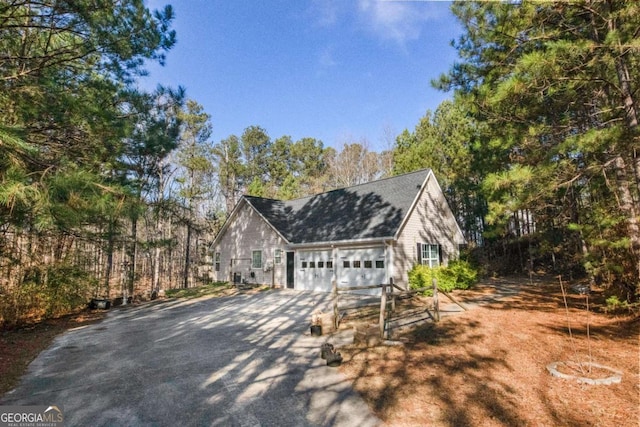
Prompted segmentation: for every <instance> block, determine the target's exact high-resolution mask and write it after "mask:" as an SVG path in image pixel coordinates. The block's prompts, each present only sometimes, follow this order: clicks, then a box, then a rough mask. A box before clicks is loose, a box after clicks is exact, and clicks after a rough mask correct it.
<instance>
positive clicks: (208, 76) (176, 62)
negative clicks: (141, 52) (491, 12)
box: [141, 0, 461, 151]
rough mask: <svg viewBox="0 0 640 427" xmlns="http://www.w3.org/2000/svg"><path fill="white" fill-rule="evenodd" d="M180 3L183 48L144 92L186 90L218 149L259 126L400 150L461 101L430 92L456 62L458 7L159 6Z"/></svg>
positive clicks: (320, 1)
mask: <svg viewBox="0 0 640 427" xmlns="http://www.w3.org/2000/svg"><path fill="white" fill-rule="evenodd" d="M167 3H170V4H171V5H172V6H173V8H174V11H175V14H176V19H175V21H174V24H173V28H174V29H175V30H176V32H177V39H178V42H177V45H176V46H175V47H174V48H173V49H172V50H171V51H169V52H168V54H167V61H166V65H165V66H164V67H160V66H158V65H156V64H150V65H149V66H147V69H148V71H149V72H150V75H149V76H148V77H146V78H145V79H144V80H143V82H142V84H141V86H142V87H143V88H145V89H149V90H150V89H153V88H154V87H155V86H156V85H157V84H163V85H167V86H172V87H177V86H178V85H181V86H184V87H185V88H186V90H187V96H188V97H189V98H191V99H194V100H196V101H197V102H199V103H200V104H202V105H203V107H204V109H205V111H206V112H207V113H208V114H210V115H211V122H212V124H213V135H212V140H213V142H214V143H215V142H218V141H220V140H221V139H223V138H226V137H228V136H229V135H231V134H235V135H238V136H240V135H241V134H242V132H243V130H244V129H245V128H246V127H248V126H251V125H258V126H261V127H262V128H264V129H265V130H266V131H267V132H268V133H269V135H270V136H271V138H272V139H276V138H278V137H280V136H283V135H290V136H291V137H292V138H293V140H294V141H295V140H298V139H300V138H302V137H313V138H317V139H320V140H322V141H323V142H324V144H325V146H333V147H336V148H341V147H342V145H343V144H344V143H349V142H363V141H367V143H368V145H369V148H370V149H372V150H376V151H380V150H383V149H387V148H390V147H389V143H390V142H391V143H392V142H393V140H394V138H395V136H396V135H397V134H399V133H400V132H402V130H404V129H410V130H413V129H414V127H415V125H416V124H417V123H418V121H419V120H420V118H421V117H422V116H423V115H424V114H425V112H426V111H427V109H431V110H434V109H435V108H436V107H437V106H438V104H440V102H441V101H442V100H444V99H447V98H450V97H451V94H446V93H442V92H439V91H437V90H435V89H433V88H431V86H430V80H431V79H433V78H436V77H438V76H439V75H440V74H441V73H443V72H446V71H447V70H448V69H449V67H450V66H451V64H452V63H453V62H454V60H455V59H456V52H455V50H454V49H453V48H452V47H451V46H450V42H451V40H452V39H457V38H458V37H459V35H460V34H461V28H460V26H459V25H458V23H457V22H456V20H455V18H454V17H453V15H452V14H451V12H450V11H449V6H450V3H449V2H438V1H386V0H384V1H373V0H269V1H256V0H252V1H247V0H226V1H219V0H173V1H170V0H169V1H163V0H149V1H148V6H149V7H150V8H152V9H157V8H161V7H163V6H164V5H165V4H167Z"/></svg>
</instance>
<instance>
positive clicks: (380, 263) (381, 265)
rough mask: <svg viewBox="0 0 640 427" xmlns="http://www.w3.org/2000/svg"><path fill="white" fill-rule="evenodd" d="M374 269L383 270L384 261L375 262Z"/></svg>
mask: <svg viewBox="0 0 640 427" xmlns="http://www.w3.org/2000/svg"><path fill="white" fill-rule="evenodd" d="M376 268H384V261H376Z"/></svg>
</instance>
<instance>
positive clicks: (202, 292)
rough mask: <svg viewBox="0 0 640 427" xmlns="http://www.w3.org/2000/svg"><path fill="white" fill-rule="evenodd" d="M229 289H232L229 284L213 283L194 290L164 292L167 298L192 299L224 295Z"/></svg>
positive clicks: (169, 290)
mask: <svg viewBox="0 0 640 427" xmlns="http://www.w3.org/2000/svg"><path fill="white" fill-rule="evenodd" d="M229 289H234V286H233V285H230V284H229V282H213V283H207V284H206V285H202V286H196V287H194V288H186V289H168V290H167V291H165V296H166V297H167V298H186V299H193V298H199V297H203V296H206V295H219V294H224V293H225V292H226V291H228V290H229Z"/></svg>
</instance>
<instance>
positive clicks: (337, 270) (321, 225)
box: [211, 169, 465, 292]
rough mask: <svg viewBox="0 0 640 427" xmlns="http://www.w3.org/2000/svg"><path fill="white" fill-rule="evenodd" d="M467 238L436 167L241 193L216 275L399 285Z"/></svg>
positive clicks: (307, 284) (313, 284)
mask: <svg viewBox="0 0 640 427" xmlns="http://www.w3.org/2000/svg"><path fill="white" fill-rule="evenodd" d="M464 242H465V241H464V237H463V234H462V231H461V230H460V228H459V226H458V224H457V222H456V220H455V217H454V215H453V213H452V212H451V209H450V208H449V205H448V204H447V201H446V199H445V197H444V194H443V192H442V189H441V188H440V186H439V185H438V182H437V181H436V177H435V176H434V174H433V172H432V171H431V170H430V169H425V170H420V171H417V172H412V173H408V174H404V175H399V176H394V177H391V178H386V179H381V180H378V181H373V182H369V183H366V184H361V185H356V186H353V187H348V188H342V189H338V190H332V191H328V192H326V193H322V194H317V195H314V196H310V197H304V198H301V199H296V200H290V201H281V200H273V199H265V198H261V197H252V196H243V197H242V198H241V199H240V201H239V202H238V203H237V205H236V206H235V208H234V209H233V211H232V212H231V214H230V215H229V218H228V219H227V221H226V223H225V224H224V225H223V227H222V229H221V230H220V232H219V233H218V235H217V236H216V238H215V240H214V241H213V243H212V246H211V250H212V254H213V260H214V272H213V273H214V277H215V279H216V280H220V281H227V280H228V281H232V282H234V281H235V282H248V283H258V284H268V285H275V286H282V287H287V288H293V289H300V290H313V291H326V292H328V291H330V290H331V287H332V281H333V280H335V281H337V283H338V286H341V287H342V286H362V285H371V284H381V283H389V281H390V279H391V278H393V280H394V283H396V284H397V285H399V286H401V287H406V286H407V282H408V276H407V273H408V271H409V270H410V269H411V267H412V266H413V265H414V264H416V263H422V264H427V265H430V266H436V265H440V264H445V265H446V264H447V262H448V261H449V260H453V259H456V258H457V257H458V255H459V245H461V244H463V243H464Z"/></svg>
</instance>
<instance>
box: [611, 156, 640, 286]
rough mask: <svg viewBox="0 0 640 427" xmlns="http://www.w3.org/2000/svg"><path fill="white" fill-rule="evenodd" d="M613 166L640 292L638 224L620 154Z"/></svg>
mask: <svg viewBox="0 0 640 427" xmlns="http://www.w3.org/2000/svg"><path fill="white" fill-rule="evenodd" d="M613 166H614V168H615V173H616V181H617V183H616V186H617V188H616V190H617V193H618V198H619V201H620V202H619V203H620V210H621V211H622V212H624V214H625V216H626V217H627V233H628V235H629V240H630V242H631V247H630V249H631V255H632V256H633V257H634V262H635V264H636V274H637V275H636V292H640V226H639V225H638V216H637V212H636V207H635V205H634V203H633V197H632V195H631V191H630V185H629V180H628V175H627V170H626V165H625V162H624V159H623V158H622V156H617V157H616V158H615V159H614V162H613Z"/></svg>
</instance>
